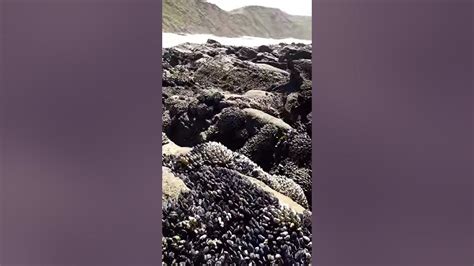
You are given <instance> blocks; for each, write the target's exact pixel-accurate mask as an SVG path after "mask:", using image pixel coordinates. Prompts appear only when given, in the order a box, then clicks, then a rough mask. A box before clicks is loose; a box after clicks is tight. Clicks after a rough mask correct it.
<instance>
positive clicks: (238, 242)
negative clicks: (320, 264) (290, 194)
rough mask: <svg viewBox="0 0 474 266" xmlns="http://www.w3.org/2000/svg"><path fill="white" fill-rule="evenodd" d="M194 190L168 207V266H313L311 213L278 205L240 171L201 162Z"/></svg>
mask: <svg viewBox="0 0 474 266" xmlns="http://www.w3.org/2000/svg"><path fill="white" fill-rule="evenodd" d="M185 183H186V185H187V186H188V187H189V188H190V189H191V192H189V193H186V194H182V195H181V196H180V198H179V199H178V200H176V201H171V202H168V203H166V205H165V206H164V207H163V228H164V230H163V234H164V236H163V261H164V262H165V263H167V264H169V265H171V264H174V263H179V262H184V263H187V264H188V265H202V264H208V265H228V264H232V263H235V264H238V265H250V264H251V263H253V264H254V265H265V264H274V265H308V264H309V263H310V261H311V245H312V243H311V222H310V220H309V219H310V217H309V214H306V213H304V214H297V213H295V212H293V211H291V210H289V209H286V208H285V207H282V206H280V205H279V203H278V201H277V200H276V199H275V198H274V197H272V196H271V195H269V194H268V193H267V192H265V191H263V190H261V189H259V188H258V187H257V186H255V185H254V184H252V183H250V181H248V180H247V179H245V178H242V177H241V176H240V175H239V174H238V173H237V172H235V171H232V170H229V169H226V168H222V167H207V166H205V167H202V168H201V170H200V171H197V172H191V173H189V174H188V175H187V178H186V181H185Z"/></svg>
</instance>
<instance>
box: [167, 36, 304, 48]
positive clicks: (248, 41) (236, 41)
mask: <svg viewBox="0 0 474 266" xmlns="http://www.w3.org/2000/svg"><path fill="white" fill-rule="evenodd" d="M208 39H213V40H216V41H218V42H220V43H221V44H224V45H235V46H248V47H255V46H259V45H264V44H265V45H270V44H279V43H292V42H295V43H305V44H310V43H311V42H312V41H310V40H299V39H293V38H288V39H269V38H258V37H249V36H242V37H238V38H229V37H220V36H214V35H211V34H186V35H181V34H176V33H168V32H163V48H168V47H173V46H176V45H179V44H182V43H186V42H189V43H198V44H200V43H205V42H206V41H207V40H208Z"/></svg>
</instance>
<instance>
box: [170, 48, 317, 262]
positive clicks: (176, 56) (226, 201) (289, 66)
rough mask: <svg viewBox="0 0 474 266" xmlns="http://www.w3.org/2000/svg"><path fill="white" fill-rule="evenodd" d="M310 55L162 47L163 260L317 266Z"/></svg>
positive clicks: (308, 51)
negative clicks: (313, 232)
mask: <svg viewBox="0 0 474 266" xmlns="http://www.w3.org/2000/svg"><path fill="white" fill-rule="evenodd" d="M311 55H312V53H311V45H304V44H280V45H270V46H260V47H255V48H251V47H237V46H224V45H221V44H220V43H218V42H216V41H213V40H209V41H208V42H207V43H206V44H182V45H179V46H176V47H172V48H166V49H163V110H162V112H163V113H162V118H163V172H164V174H163V209H162V212H163V241H162V245H163V253H162V256H163V262H164V263H165V264H167V265H172V264H175V263H186V264H188V265H202V264H208V265H227V264H233V263H235V264H238V265H241V264H242V265H251V263H253V265H262V264H264V265H309V264H311V246H312V242H311V228H312V227H311V212H310V210H311V206H312V202H311V175H312V169H311V98H312V94H311V89H312V85H311V79H312V77H311V67H312V64H311Z"/></svg>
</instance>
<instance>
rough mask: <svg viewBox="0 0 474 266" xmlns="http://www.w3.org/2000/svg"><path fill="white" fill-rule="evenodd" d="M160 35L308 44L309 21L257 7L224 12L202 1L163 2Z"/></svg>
mask: <svg viewBox="0 0 474 266" xmlns="http://www.w3.org/2000/svg"><path fill="white" fill-rule="evenodd" d="M163 31H164V32H174V33H203V34H214V35H217V36H227V37H237V36H255V37H264V38H276V39H280V38H297V39H305V40H311V17H306V16H293V15H289V14H287V13H285V12H283V11H281V10H279V9H276V8H268V7H260V6H247V7H243V8H239V9H236V10H233V11H230V12H227V11H224V10H222V9H220V8H219V7H218V6H216V5H214V4H211V3H208V2H206V1H205V0H163Z"/></svg>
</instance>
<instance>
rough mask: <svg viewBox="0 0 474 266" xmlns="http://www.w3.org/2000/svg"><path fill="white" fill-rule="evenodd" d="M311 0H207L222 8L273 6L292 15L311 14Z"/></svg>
mask: <svg viewBox="0 0 474 266" xmlns="http://www.w3.org/2000/svg"><path fill="white" fill-rule="evenodd" d="M311 1H312V0H207V2H209V3H213V4H216V5H217V6H219V7H220V8H222V9H224V10H227V11H229V10H232V9H236V8H239V7H243V6H267V7H275V8H279V9H281V10H283V11H285V12H286V13H288V14H292V15H303V16H311Z"/></svg>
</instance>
